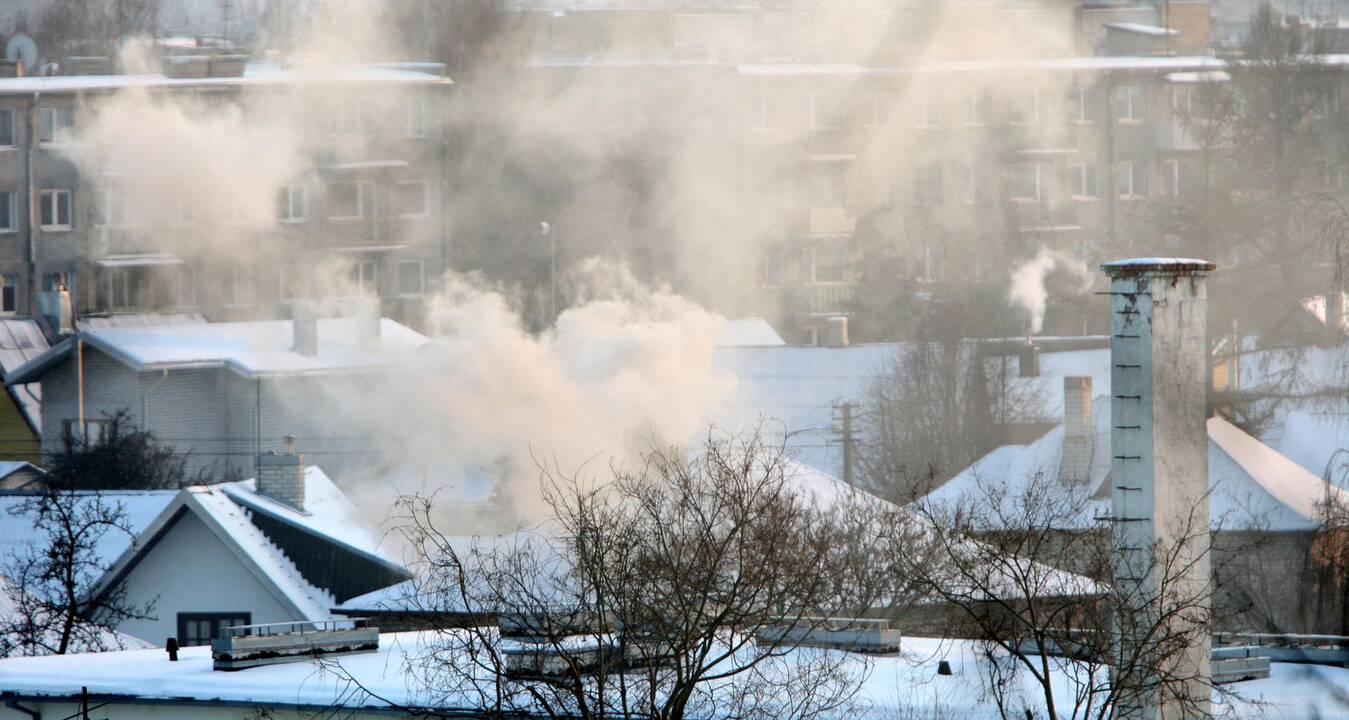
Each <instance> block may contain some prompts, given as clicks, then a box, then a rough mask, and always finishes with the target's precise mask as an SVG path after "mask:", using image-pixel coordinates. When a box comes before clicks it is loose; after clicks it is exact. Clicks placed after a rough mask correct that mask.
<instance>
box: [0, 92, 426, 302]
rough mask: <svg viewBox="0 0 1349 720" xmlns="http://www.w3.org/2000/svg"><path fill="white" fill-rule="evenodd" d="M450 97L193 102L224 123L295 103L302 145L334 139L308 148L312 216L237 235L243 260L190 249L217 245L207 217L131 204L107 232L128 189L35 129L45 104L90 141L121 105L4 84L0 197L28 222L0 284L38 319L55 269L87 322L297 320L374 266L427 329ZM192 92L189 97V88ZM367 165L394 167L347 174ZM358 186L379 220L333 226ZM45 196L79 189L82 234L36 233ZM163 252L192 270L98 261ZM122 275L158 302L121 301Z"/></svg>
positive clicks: (384, 286)
mask: <svg viewBox="0 0 1349 720" xmlns="http://www.w3.org/2000/svg"><path fill="white" fill-rule="evenodd" d="M443 90H444V88H443V86H436V85H426V86H411V85H409V86H404V87H400V88H390V87H385V86H382V85H378V84H376V85H370V86H361V85H351V86H349V87H348V86H338V85H325V86H319V87H310V86H305V85H301V84H298V83H297V84H291V85H285V86H283V87H282V88H280V89H276V88H259V87H247V88H227V89H224V90H219V89H217V91H215V92H212V93H211V94H210V95H209V96H204V95H201V94H197V95H196V96H195V97H194V100H195V101H200V100H201V99H202V97H209V102H213V103H218V104H219V105H220V107H221V111H222V113H223V112H230V111H231V108H232V107H234V108H238V107H242V108H244V114H245V115H247V114H248V112H252V111H256V110H252V109H251V108H253V107H254V106H256V105H263V104H267V103H276V102H284V101H287V100H294V103H293V105H294V106H295V107H297V108H299V111H298V113H299V115H300V116H301V117H302V118H303V123H304V128H303V130H304V135H305V136H306V137H308V138H322V139H323V142H321V143H314V144H312V145H307V146H306V149H305V150H304V152H306V153H308V155H307V162H308V167H306V168H305V169H304V172H302V173H301V175H300V177H298V178H297V182H298V183H299V184H300V185H302V186H303V187H304V188H305V192H306V194H307V200H308V202H307V205H308V208H307V212H306V213H305V215H304V217H302V218H296V219H293V220H285V221H282V220H281V219H279V218H278V222H277V223H276V225H275V226H274V227H269V228H254V229H248V228H231V229H229V230H228V231H227V232H228V234H230V235H231V239H230V241H231V243H232V244H233V245H234V246H235V251H234V252H231V253H230V254H228V255H227V256H223V257H222V256H221V255H220V254H218V253H212V252H210V251H209V250H208V251H206V252H199V251H197V250H196V249H195V248H193V247H192V246H191V245H190V243H188V242H186V241H185V240H184V239H185V238H192V237H195V236H204V235H206V234H207V233H206V232H205V230H204V228H203V227H202V224H203V221H196V220H191V219H184V220H177V219H174V220H172V221H168V220H165V219H163V218H158V219H155V220H154V221H147V220H145V219H144V218H141V219H137V218H136V217H134V216H133V215H134V213H131V211H130V208H129V209H128V213H129V214H128V215H127V217H125V218H124V219H123V220H120V221H116V224H105V222H107V218H106V217H105V214H104V212H103V211H102V209H100V208H99V193H100V191H103V190H112V191H114V193H115V192H117V188H118V185H119V181H118V179H117V178H116V177H113V176H108V175H106V174H104V175H100V176H97V177H86V176H84V175H82V174H81V173H80V172H79V170H78V169H77V168H76V167H75V166H74V165H73V164H72V163H71V162H70V161H69V160H68V159H67V158H66V157H64V156H63V155H62V153H61V150H62V148H61V146H60V145H59V144H52V143H40V142H37V141H36V139H35V128H34V124H35V123H36V122H37V118H38V112H39V110H40V109H41V108H57V107H60V108H72V109H73V112H74V128H73V131H72V132H74V133H79V132H80V129H81V127H82V126H84V125H87V124H88V123H90V122H92V121H93V117H94V115H95V113H96V112H97V110H98V107H99V105H100V103H103V102H105V101H106V100H107V99H108V98H109V97H112V95H110V94H108V93H104V92H98V91H88V92H81V93H47V94H44V95H42V96H40V97H39V98H37V99H34V97H33V96H32V95H31V94H18V93H16V94H6V93H5V92H4V82H3V80H0V109H10V110H12V111H13V113H14V114H13V118H14V143H13V145H12V146H9V147H5V148H0V193H3V192H6V191H13V192H14V193H15V198H16V200H15V214H16V215H17V216H18V220H17V222H16V227H15V228H14V230H12V231H5V230H0V275H4V274H13V275H14V276H15V277H14V278H13V280H14V282H15V283H16V284H17V285H18V289H19V292H18V293H16V302H15V303H14V307H13V308H12V310H11V311H13V312H18V313H23V314H28V313H31V312H33V307H32V302H33V293H34V292H36V291H39V290H42V289H44V285H49V284H50V282H49V281H50V279H51V278H52V277H53V274H54V273H62V274H64V276H65V278H66V282H67V283H68V284H69V285H70V287H69V289H70V290H71V292H72V296H73V299H74V302H75V308H76V310H77V311H78V312H86V313H87V312H96V311H99V312H102V311H136V310H165V309H174V310H186V309H193V310H200V311H203V312H205V313H206V314H207V315H208V316H209V317H211V318H212V319H213V320H237V319H253V318H270V317H285V316H287V315H288V314H289V312H290V309H289V302H290V299H291V297H292V296H296V295H298V296H313V297H333V296H338V295H341V294H344V293H348V294H353V295H354V294H355V293H354V291H352V290H351V289H350V288H351V287H352V286H351V285H350V284H348V283H345V282H343V283H340V284H339V283H332V282H331V280H332V276H333V274H334V273H343V272H345V271H346V268H348V267H352V266H354V265H355V264H356V263H359V262H364V263H372V264H373V268H374V269H373V272H371V271H367V277H371V278H373V279H376V280H377V287H375V288H362V291H364V292H372V291H373V292H375V293H377V294H378V296H379V297H380V298H381V299H382V300H383V301H384V303H383V304H384V310H385V312H386V314H387V315H390V316H392V317H395V318H399V319H403V318H408V319H411V320H418V319H419V318H420V316H421V313H420V297H421V295H423V294H424V293H425V292H429V290H430V288H431V286H432V285H433V284H434V283H435V281H436V280H437V279H438V278H439V277H440V274H441V273H442V271H443V270H444V268H445V252H444V243H445V241H446V236H445V233H444V230H443V220H442V212H443V206H444V204H445V201H444V193H445V180H444V177H445V175H444V158H445V154H444V153H445V139H444V138H445V134H444V127H443V120H444V117H445V113H444V102H445V93H444V92H443ZM191 91H192V88H187V89H186V90H183V91H182V92H191ZM165 92H170V93H172V92H178V90H174V89H170V90H166V91H165ZM275 93H282V94H283V95H281V96H277V95H275ZM35 103H36V104H35ZM413 103H422V104H424V107H423V111H424V117H423V122H422V123H421V127H420V129H417V128H416V126H414V125H411V124H407V123H406V122H405V121H404V120H403V117H404V113H405V112H410V110H408V109H409V108H411V107H413ZM338 114H341V115H342V117H344V118H348V117H349V118H355V119H354V120H351V121H349V122H347V121H345V120H344V121H343V122H342V123H337V122H334V121H333V119H332V118H333V117H334V116H335V115H338ZM369 161H382V162H383V163H384V165H383V166H382V167H364V168H362V167H356V168H350V169H335V168H338V167H340V166H344V165H348V166H349V165H350V164H351V163H362V162H369ZM30 165H31V168H32V176H33V182H32V183H31V187H30V183H29V181H28V169H29V167H30ZM346 181H352V182H360V183H368V184H369V187H370V188H372V195H373V197H374V198H375V202H374V204H373V209H374V212H373V214H366V215H365V216H364V217H360V218H356V219H341V220H334V219H332V218H331V217H330V216H331V215H332V214H334V213H333V212H332V206H331V203H330V202H329V200H328V198H330V197H331V193H329V192H328V189H329V188H330V187H331V186H332V184H333V183H336V182H346ZM414 181H415V182H422V183H425V210H424V212H422V213H420V214H417V215H415V216H407V215H405V214H403V213H400V212H398V211H397V209H396V203H397V199H398V197H399V189H400V188H401V187H403V185H402V184H403V183H408V182H414ZM42 189H62V190H69V191H71V198H72V201H73V209H72V222H71V227H69V228H68V229H51V228H47V229H42V228H33V227H32V223H31V222H30V220H31V219H32V218H34V217H36V216H37V212H38V209H37V208H38V205H37V203H38V198H39V196H40V191H41V190H42ZM277 190H278V192H279V191H280V188H277ZM30 191H31V195H30ZM184 203H185V206H186V207H187V208H188V212H189V213H190V208H191V206H192V203H193V199H192V198H186V199H185V200H184ZM189 217H190V214H189ZM30 241H31V245H32V252H31V257H30V250H29V243H30ZM152 252H158V253H163V252H169V253H172V254H176V255H178V256H180V257H182V259H183V260H184V264H183V265H181V266H172V267H160V268H149V267H140V268H134V269H129V270H128V269H117V270H114V269H111V268H107V267H102V266H100V265H99V264H98V260H99V259H100V258H103V257H105V256H107V255H113V254H137V253H152ZM401 261H422V262H423V263H424V278H425V279H424V288H423V290H422V292H416V291H415V290H414V291H412V292H404V289H403V288H400V287H399V282H398V280H399V263H400V262H401ZM236 268H237V271H238V273H239V275H238V276H239V277H241V278H243V279H244V280H245V281H246V283H247V284H251V286H252V287H251V289H250V290H249V291H248V292H246V293H241V294H239V295H233V296H231V295H232V294H227V293H225V292H224V289H225V285H224V283H225V281H226V278H227V277H231V273H232V272H234V271H235V269H236ZM296 269H298V270H296ZM119 273H140V274H144V275H145V276H146V277H147V278H149V279H148V280H147V286H148V287H150V288H152V289H153V290H154V292H151V293H149V294H147V295H145V296H144V297H142V298H139V299H126V300H123V298H121V297H120V296H119V295H118V294H115V293H113V292H111V288H112V284H111V283H112V281H113V279H114V275H116V274H119ZM302 274H310V275H313V276H314V277H312V278H310V279H309V280H310V281H309V282H305V283H299V282H295V281H294V280H293V278H294V276H297V275H302ZM283 276H289V277H291V278H292V280H291V281H290V282H291V285H292V287H291V289H290V290H289V291H288V292H284V293H283V290H282V284H283V282H287V281H285V280H283V279H282V278H283ZM44 279H45V280H46V282H44ZM240 296H244V297H242V298H241V297H240Z"/></svg>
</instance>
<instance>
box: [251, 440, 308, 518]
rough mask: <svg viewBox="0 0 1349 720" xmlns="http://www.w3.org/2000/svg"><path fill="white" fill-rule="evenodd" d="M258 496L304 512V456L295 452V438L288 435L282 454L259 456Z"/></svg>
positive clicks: (267, 453)
mask: <svg viewBox="0 0 1349 720" xmlns="http://www.w3.org/2000/svg"><path fill="white" fill-rule="evenodd" d="M258 494H260V495H266V496H267V497H270V498H272V499H273V500H276V501H278V502H283V503H285V504H287V505H289V506H291V507H293V508H295V509H296V510H301V511H303V510H304V455H301V454H300V453H297V452H295V437H294V436H293V435H287V436H286V437H285V440H284V442H283V443H282V450H281V452H276V451H271V452H265V453H263V454H261V455H259V456H258Z"/></svg>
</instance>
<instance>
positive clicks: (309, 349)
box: [291, 301, 319, 357]
mask: <svg viewBox="0 0 1349 720" xmlns="http://www.w3.org/2000/svg"><path fill="white" fill-rule="evenodd" d="M291 317H292V318H294V319H293V321H292V322H293V325H294V330H293V332H294V334H295V345H294V346H293V347H292V348H291V349H292V350H294V351H295V352H297V353H299V354H301V355H306V356H309V357H314V356H315V355H318V353H319V321H318V313H317V312H316V311H315V308H314V304H313V303H311V302H305V301H297V302H295V304H293V305H292V306H291Z"/></svg>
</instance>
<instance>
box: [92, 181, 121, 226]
mask: <svg viewBox="0 0 1349 720" xmlns="http://www.w3.org/2000/svg"><path fill="white" fill-rule="evenodd" d="M98 219H99V224H100V225H121V224H123V223H125V222H126V195H125V194H124V193H123V192H122V190H121V189H120V188H103V189H102V190H99V191H98Z"/></svg>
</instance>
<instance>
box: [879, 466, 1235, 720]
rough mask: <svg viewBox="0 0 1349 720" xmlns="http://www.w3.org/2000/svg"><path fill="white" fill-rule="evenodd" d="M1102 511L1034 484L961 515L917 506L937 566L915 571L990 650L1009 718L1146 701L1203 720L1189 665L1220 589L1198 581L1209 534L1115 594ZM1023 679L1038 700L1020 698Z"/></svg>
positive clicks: (1162, 558)
mask: <svg viewBox="0 0 1349 720" xmlns="http://www.w3.org/2000/svg"><path fill="white" fill-rule="evenodd" d="M1097 502H1098V501H1094V500H1093V499H1092V497H1091V496H1090V495H1089V494H1088V493H1087V491H1086V489H1085V488H1084V487H1064V486H1063V485H1061V484H1059V483H1058V481H1057V478H1050V477H1047V476H1044V475H1043V474H1037V475H1035V476H1034V477H1032V478H1029V479H1028V481H1027V482H1026V483H1025V484H1023V485H1020V486H1019V487H1018V488H1017V489H1015V490H1009V489H1008V487H1007V485H1005V484H1004V483H1002V482H998V481H995V480H992V479H989V478H981V479H980V480H979V482H978V483H977V489H975V490H973V491H972V492H970V493H969V495H968V496H966V497H964V498H962V499H961V500H960V501H958V502H956V503H954V504H949V505H936V504H932V503H920V504H918V505H915V506H914V507H913V510H914V512H916V513H917V514H918V515H919V516H920V517H921V518H922V519H923V520H924V521H925V522H926V523H927V525H928V526H929V527H930V528H931V533H932V540H933V545H934V548H933V551H934V552H935V556H936V558H937V559H936V561H932V560H928V561H925V562H923V563H922V564H920V565H915V566H912V567H909V568H906V571H907V572H908V574H909V575H910V576H911V577H913V578H915V579H920V580H921V581H923V582H924V583H925V585H926V588H927V589H928V590H929V591H930V592H931V593H932V594H933V596H935V597H936V598H939V599H940V600H941V601H942V602H944V603H946V604H947V605H949V607H950V608H951V610H952V612H953V613H954V615H955V617H956V623H957V628H956V631H957V632H959V633H960V634H963V635H965V636H967V637H972V638H975V639H976V640H977V641H978V642H979V643H980V648H981V653H982V655H983V656H984V659H985V662H983V663H982V664H981V668H982V669H983V671H984V672H985V675H986V677H985V680H986V687H987V688H988V689H989V692H990V694H991V696H992V700H993V701H994V703H995V705H996V706H997V707H998V709H999V712H1000V713H1001V715H1002V717H1004V718H1013V717H1015V718H1028V717H1047V718H1109V717H1114V714H1113V713H1116V712H1118V711H1119V708H1120V706H1121V704H1122V703H1126V702H1137V701H1138V699H1140V698H1142V697H1146V696H1153V697H1161V698H1164V699H1165V700H1168V701H1172V702H1175V703H1179V704H1181V705H1184V706H1186V707H1187V709H1191V710H1193V709H1197V708H1195V707H1194V706H1195V703H1196V701H1197V700H1196V698H1197V696H1196V695H1195V694H1194V692H1195V688H1196V687H1200V688H1202V694H1203V697H1204V698H1207V696H1208V693H1209V692H1210V691H1211V688H1212V687H1213V686H1212V683H1211V681H1210V680H1209V678H1207V677H1205V676H1202V675H1201V674H1200V673H1199V672H1198V671H1197V670H1196V669H1195V668H1193V667H1192V666H1191V665H1190V664H1188V663H1186V662H1185V661H1184V660H1185V657H1186V653H1187V652H1188V651H1189V648H1191V647H1193V646H1194V645H1195V644H1196V642H1198V641H1199V640H1200V638H1201V637H1202V636H1203V635H1204V634H1207V633H1208V632H1209V610H1208V597H1209V585H1208V582H1207V579H1205V581H1204V582H1202V583H1199V584H1198V585H1196V584H1195V583H1193V582H1191V576H1192V573H1191V572H1190V571H1191V570H1192V569H1193V568H1194V567H1195V564H1196V563H1197V562H1199V561H1200V559H1201V558H1202V557H1204V554H1203V553H1199V552H1196V551H1197V550H1198V548H1199V547H1207V545H1206V544H1202V541H1203V539H1204V536H1206V535H1207V533H1208V530H1209V529H1208V527H1206V526H1202V527H1201V525H1204V524H1203V523H1201V522H1191V523H1190V524H1189V525H1187V526H1186V528H1185V531H1184V532H1182V533H1180V534H1179V536H1178V537H1177V538H1176V540H1175V541H1174V542H1169V543H1157V544H1156V545H1155V546H1154V547H1152V548H1148V549H1146V550H1145V551H1144V552H1145V557H1146V563H1145V567H1143V568H1142V570H1143V572H1144V573H1145V574H1147V575H1148V576H1150V577H1151V578H1153V582H1152V583H1150V584H1149V583H1142V584H1139V583H1132V582H1123V581H1121V582H1113V581H1112V577H1111V572H1112V571H1111V568H1112V557H1113V556H1114V554H1115V553H1116V552H1117V551H1118V550H1119V549H1120V548H1119V547H1118V541H1117V540H1116V537H1115V533H1114V532H1112V531H1111V529H1110V528H1109V527H1108V526H1107V524H1106V523H1105V522H1104V521H1103V520H1102V519H1098V518H1096V513H1098V512H1099V511H1100V508H1099V507H1098V506H1097ZM1191 519H1192V520H1194V515H1193V514H1192V515H1191ZM972 539H974V540H973V541H972ZM1129 638H1132V639H1134V641H1133V642H1126V641H1123V640H1122V639H1129ZM1023 677H1029V678H1030V679H1031V681H1032V683H1031V684H1032V686H1033V687H1035V688H1037V690H1038V693H1035V694H1032V695H1027V694H1024V693H1023V692H1022V687H1023V683H1022V678H1023ZM1064 679H1066V680H1067V682H1066V683H1063V682H1059V681H1060V680H1064ZM1187 716H1189V715H1187Z"/></svg>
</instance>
